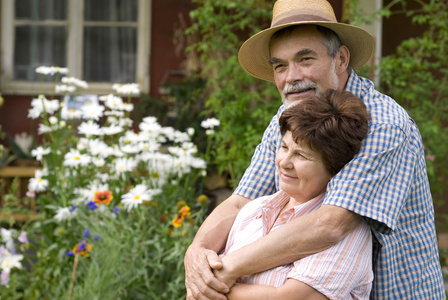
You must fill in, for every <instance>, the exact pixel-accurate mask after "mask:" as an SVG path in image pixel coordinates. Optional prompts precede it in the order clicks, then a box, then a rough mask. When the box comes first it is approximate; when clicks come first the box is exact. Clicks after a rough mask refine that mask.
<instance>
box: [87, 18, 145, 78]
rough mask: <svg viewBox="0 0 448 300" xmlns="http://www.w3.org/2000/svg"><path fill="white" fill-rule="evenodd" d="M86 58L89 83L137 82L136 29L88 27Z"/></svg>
mask: <svg viewBox="0 0 448 300" xmlns="http://www.w3.org/2000/svg"><path fill="white" fill-rule="evenodd" d="M83 57H84V58H83V78H84V80H86V81H88V82H115V83H131V82H135V81H136V78H135V76H136V61H137V60H136V59H137V29H136V28H127V27H126V28H119V27H85V28H84V51H83Z"/></svg>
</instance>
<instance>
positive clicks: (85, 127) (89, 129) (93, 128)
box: [78, 122, 103, 136]
mask: <svg viewBox="0 0 448 300" xmlns="http://www.w3.org/2000/svg"><path fill="white" fill-rule="evenodd" d="M78 132H79V133H80V134H84V135H86V136H92V135H103V131H102V129H101V127H100V125H98V124H97V123H94V122H83V123H81V125H79V127H78Z"/></svg>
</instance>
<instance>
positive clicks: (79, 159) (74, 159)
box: [64, 149, 91, 167]
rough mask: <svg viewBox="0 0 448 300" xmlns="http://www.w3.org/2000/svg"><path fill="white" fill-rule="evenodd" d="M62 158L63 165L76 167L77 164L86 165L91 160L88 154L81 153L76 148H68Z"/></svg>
mask: <svg viewBox="0 0 448 300" xmlns="http://www.w3.org/2000/svg"><path fill="white" fill-rule="evenodd" d="M64 159H65V160H64V166H69V167H78V166H79V165H81V166H87V165H88V164H89V163H90V161H91V157H90V156H89V155H87V154H81V153H80V152H79V150H76V149H70V152H68V153H66V154H65V156H64Z"/></svg>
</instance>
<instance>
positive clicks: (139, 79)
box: [1, 0, 151, 94]
mask: <svg viewBox="0 0 448 300" xmlns="http://www.w3.org/2000/svg"><path fill="white" fill-rule="evenodd" d="M150 3H151V0H2V6H1V9H2V24H1V26H2V32H1V34H2V43H1V47H2V57H1V61H2V76H1V89H2V92H3V93H10V94H37V93H41V92H48V91H50V89H52V87H53V82H52V81H53V80H54V78H52V77H51V76H44V78H43V79H42V76H41V75H40V74H37V73H35V69H36V68H37V67H39V66H59V67H66V68H68V69H69V71H70V73H69V76H74V77H77V78H79V79H82V80H85V81H87V82H88V83H89V93H109V92H111V91H112V90H111V86H112V83H132V82H136V83H139V84H140V89H141V90H142V91H145V92H148V86H149V74H148V73H149V40H150V30H149V26H150V25H149V19H150V15H151V7H150Z"/></svg>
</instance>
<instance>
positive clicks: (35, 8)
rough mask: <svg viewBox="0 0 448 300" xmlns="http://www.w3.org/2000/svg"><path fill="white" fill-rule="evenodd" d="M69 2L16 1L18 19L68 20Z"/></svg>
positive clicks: (64, 0) (47, 0) (63, 0)
mask: <svg viewBox="0 0 448 300" xmlns="http://www.w3.org/2000/svg"><path fill="white" fill-rule="evenodd" d="M67 1H68V0H16V1H15V11H16V18H17V19H26V20H34V21H40V20H66V19H67Z"/></svg>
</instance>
